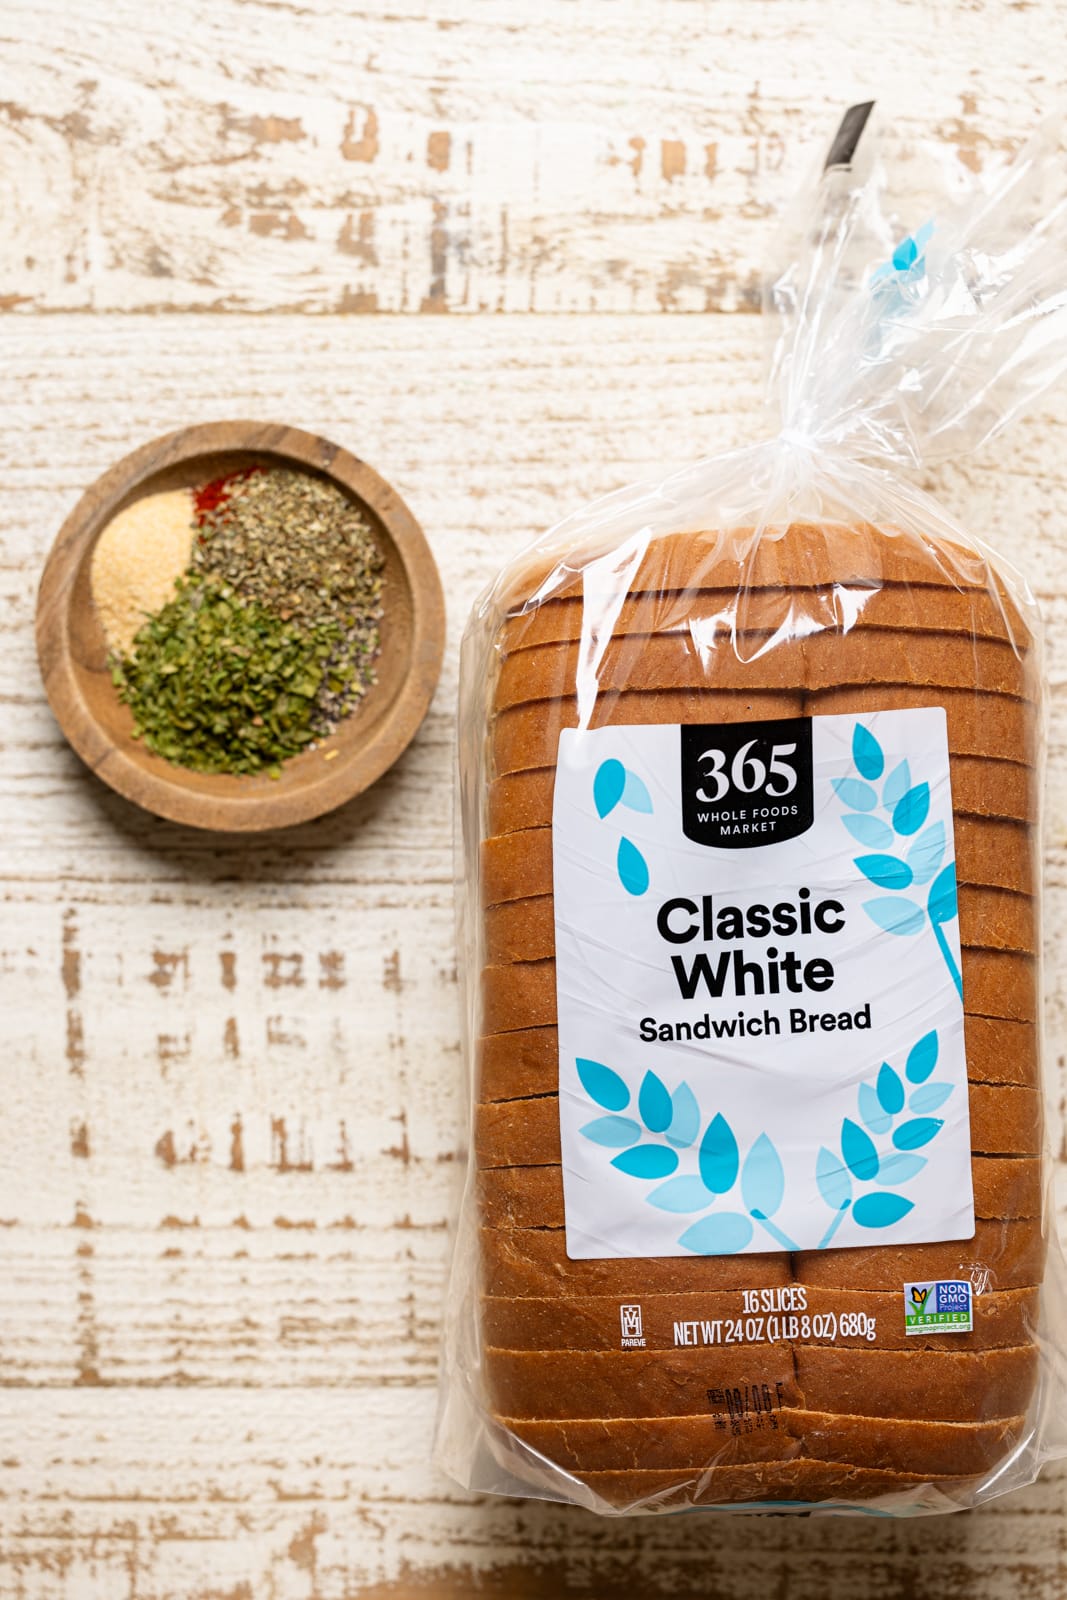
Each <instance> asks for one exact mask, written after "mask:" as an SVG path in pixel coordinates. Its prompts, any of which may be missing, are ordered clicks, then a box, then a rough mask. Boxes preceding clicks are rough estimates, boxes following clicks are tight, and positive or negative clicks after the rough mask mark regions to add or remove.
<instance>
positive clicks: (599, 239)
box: [0, 0, 1067, 313]
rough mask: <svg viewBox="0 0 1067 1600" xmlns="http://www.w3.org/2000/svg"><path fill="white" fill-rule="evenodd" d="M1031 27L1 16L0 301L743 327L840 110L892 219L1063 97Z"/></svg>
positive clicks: (689, 12)
mask: <svg viewBox="0 0 1067 1600" xmlns="http://www.w3.org/2000/svg"><path fill="white" fill-rule="evenodd" d="M1061 20H1062V19H1061V17H1060V13H1059V10H1058V8H1057V6H1056V5H1055V4H1054V3H1053V0H1038V3H1034V0H1029V3H1027V4H1010V5H1008V4H1003V3H1002V0H952V3H946V4H940V5H937V6H930V5H926V4H923V3H922V0H881V3H880V4H879V5H878V6H877V10H876V12H875V10H874V8H872V7H871V6H869V5H868V6H863V5H861V6H853V7H844V8H842V7H840V6H834V5H831V4H830V3H829V0H744V3H740V0H626V3H625V4H610V5H609V4H605V3H604V0H580V3H578V4H575V3H574V0H538V4H537V5H531V4H529V3H528V0H527V3H525V4H524V3H522V0H427V3H425V4H423V5H420V6H418V7H396V6H393V5H390V4H389V3H388V0H354V3H351V4H345V5H336V4H332V3H331V0H226V3H222V4H216V5H212V4H208V3H206V0H171V3H169V4H168V5H166V6H165V7H156V8H150V7H149V6H148V5H147V4H146V0H114V3H112V4H110V5H109V6H108V7H107V10H106V14H105V13H104V12H102V11H101V9H100V6H99V3H98V0H40V3H36V0H6V3H5V5H4V7H3V12H2V15H0V189H2V193H3V205H2V213H3V218H4V226H3V229H2V230H0V308H2V307H8V308H11V309H15V310H22V311H34V310H48V311H56V310H90V309H91V310H97V311H101V310H109V311H134V310H148V309H153V308H156V309H159V308H167V309H178V310H190V309H203V310H228V311H239V310H247V311H274V310H278V309H280V308H289V309H301V310H306V311H312V312H328V311H357V312H365V311H375V310H378V311H404V312H420V311H424V312H430V313H436V312H441V311H468V312H477V311H530V310H534V311H592V310H597V311H622V312H628V311H662V310H666V311H703V310H728V311H735V310H742V311H751V310H754V309H755V308H756V307H757V306H758V303H759V275H760V273H761V271H762V270H763V269H764V267H765V266H766V252H767V247H768V242H769V238H770V233H771V225H772V219H773V215H774V212H775V210H776V208H777V206H778V205H779V203H780V202H781V201H782V200H783V199H784V198H786V196H787V195H788V193H789V192H790V190H791V188H792V186H793V184H794V183H795V181H796V177H797V175H798V174H800V173H802V172H803V171H804V170H805V168H806V166H807V165H808V164H810V162H811V161H813V160H814V159H815V157H816V153H817V152H818V151H820V150H821V149H823V148H824V147H825V143H826V140H827V138H828V136H829V131H830V129H831V127H832V124H833V121H834V119H835V118H836V116H837V115H838V114H839V112H840V109H841V107H842V104H843V103H847V102H848V100H849V99H858V98H862V97H863V96H864V93H865V92H867V91H873V92H875V93H876V94H877V95H878V97H879V99H880V100H881V101H882V103H883V104H884V106H885V108H886V111H887V119H886V121H887V127H888V131H889V139H890V146H891V149H892V150H893V152H894V153H895V157H896V162H895V164H896V167H897V174H898V180H899V187H900V189H901V193H902V198H903V199H904V201H905V202H906V201H907V197H908V194H909V192H913V191H914V190H915V188H917V187H918V178H919V167H918V164H917V162H916V159H915V157H916V152H917V149H918V147H919V146H920V144H921V143H922V141H924V140H927V139H935V140H937V141H939V143H940V146H941V149H942V150H943V152H944V155H945V157H946V159H947V161H948V163H949V165H950V167H952V168H953V169H954V170H955V173H956V175H957V177H958V178H960V179H963V178H966V177H967V176H969V175H970V176H973V174H974V173H976V172H981V171H982V170H985V169H988V168H989V167H990V166H991V165H992V164H994V163H995V162H997V161H998V160H1000V159H1002V158H1003V156H1004V153H1005V150H1006V149H1009V148H1011V147H1012V146H1013V145H1015V144H1017V143H1018V142H1019V140H1020V139H1021V138H1022V137H1024V136H1025V135H1026V134H1027V133H1028V132H1029V130H1030V128H1031V127H1032V125H1033V123H1034V120H1035V115H1036V111H1037V107H1038V105H1039V104H1040V102H1041V101H1045V102H1046V103H1048V102H1050V101H1051V100H1052V99H1053V98H1054V96H1055V94H1056V92H1057V85H1059V84H1061V83H1062V82H1063V79H1064V76H1065V73H1067V40H1065V38H1064V33H1063V29H1062V26H1060V23H1061ZM905 214H907V213H905ZM913 220H914V218H913V217H912V218H911V219H910V221H909V226H910V225H911V222H912V221H913ZM904 231H906V229H905V230H904Z"/></svg>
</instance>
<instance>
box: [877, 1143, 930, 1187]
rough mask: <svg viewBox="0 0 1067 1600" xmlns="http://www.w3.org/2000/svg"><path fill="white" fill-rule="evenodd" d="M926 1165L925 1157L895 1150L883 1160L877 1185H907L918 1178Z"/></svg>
mask: <svg viewBox="0 0 1067 1600" xmlns="http://www.w3.org/2000/svg"><path fill="white" fill-rule="evenodd" d="M925 1165H926V1157H925V1156H909V1155H906V1154H905V1152H904V1151H903V1150H894V1151H892V1152H891V1153H890V1154H889V1155H887V1156H884V1157H883V1158H882V1166H881V1170H880V1172H879V1173H878V1176H877V1178H875V1180H874V1181H875V1183H907V1182H908V1181H909V1179H911V1178H915V1177H918V1175H919V1173H920V1172H921V1171H922V1169H923V1168H924V1167H925Z"/></svg>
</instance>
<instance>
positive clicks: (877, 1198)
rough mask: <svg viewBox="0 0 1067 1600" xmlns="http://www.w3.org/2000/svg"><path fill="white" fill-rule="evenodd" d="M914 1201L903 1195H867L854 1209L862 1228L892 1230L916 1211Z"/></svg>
mask: <svg viewBox="0 0 1067 1600" xmlns="http://www.w3.org/2000/svg"><path fill="white" fill-rule="evenodd" d="M914 1204H915V1203H914V1201H912V1200H905V1198H904V1196H903V1195H902V1194H865V1195H863V1196H862V1197H861V1198H860V1199H859V1200H857V1201H856V1204H855V1205H854V1206H853V1207H852V1215H853V1216H854V1217H855V1219H856V1221H857V1222H858V1223H859V1225H860V1227H861V1228H891V1227H892V1226H893V1224H894V1222H899V1221H900V1219H901V1217H906V1216H907V1214H908V1212H909V1211H912V1210H914Z"/></svg>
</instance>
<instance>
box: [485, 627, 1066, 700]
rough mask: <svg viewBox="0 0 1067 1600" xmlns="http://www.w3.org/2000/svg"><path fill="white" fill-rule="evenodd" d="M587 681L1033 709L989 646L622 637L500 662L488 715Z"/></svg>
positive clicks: (867, 639) (917, 638)
mask: <svg viewBox="0 0 1067 1600" xmlns="http://www.w3.org/2000/svg"><path fill="white" fill-rule="evenodd" d="M579 681H586V682H588V683H589V684H590V685H592V687H593V688H594V689H595V690H596V692H597V693H598V694H599V693H601V692H604V691H607V692H615V693H621V692H622V691H624V690H626V691H633V690H641V691H648V690H661V689H699V688H704V687H707V688H711V689H714V690H717V691H718V692H719V693H729V694H733V693H735V692H736V691H738V690H749V689H764V690H766V689H775V690H782V691H783V692H785V693H788V692H790V691H791V690H795V689H810V690H818V689H830V688H834V687H836V686H837V685H839V684H847V683H855V684H867V683H879V682H883V681H888V682H890V683H910V684H915V685H919V686H922V687H923V688H945V689H966V690H968V691H969V692H971V693H973V694H1005V695H1011V696H1014V697H1016V698H1022V699H1029V700H1034V699H1036V697H1037V695H1038V693H1039V692H1040V678H1039V677H1038V675H1037V672H1036V669H1035V668H1034V667H1033V666H1032V665H1031V664H1030V661H1029V658H1028V657H1025V656H1022V657H1020V656H1019V655H1017V654H1016V652H1015V650H1014V649H1013V648H1012V646H1011V645H1010V644H1002V643H1001V642H1000V641H999V640H997V639H972V638H959V637H956V636H953V635H951V634H939V633H869V632H866V631H864V630H862V629H858V630H856V631H855V632H852V633H845V634H840V633H837V632H822V633H813V634H810V635H808V636H806V637H805V636H800V637H797V638H786V639H778V638H777V637H776V636H775V635H773V634H755V635H752V634H748V633H743V634H737V635H735V636H734V637H730V636H729V635H725V636H721V637H720V638H719V639H718V641H712V640H704V639H698V640H694V639H692V638H691V637H689V636H687V635H685V634H681V633H653V634H639V633H633V634H626V635H623V636H622V637H617V638H611V639H609V640H608V641H607V642H606V644H605V645H604V648H603V650H602V651H600V652H598V654H597V655H596V656H595V657H594V658H593V659H592V660H590V659H589V657H588V656H587V655H586V654H585V653H584V652H583V650H582V647H581V645H580V644H578V643H575V644H558V645H544V646H542V647H541V648H538V649H535V650H521V651H519V652H517V653H515V654H512V655H508V656H505V657H504V659H503V661H502V662H501V664H500V668H499V671H498V673H497V676H496V682H495V684H494V686H493V706H494V709H495V710H496V711H498V712H499V711H505V710H507V709H509V708H510V707H512V706H518V705H528V704H530V702H531V701H538V700H563V699H566V698H567V697H568V696H569V695H572V694H574V693H576V690H577V685H578V683H579Z"/></svg>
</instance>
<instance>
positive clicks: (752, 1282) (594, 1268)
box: [479, 1228, 903, 1303]
mask: <svg viewBox="0 0 1067 1600" xmlns="http://www.w3.org/2000/svg"><path fill="white" fill-rule="evenodd" d="M479 1251H480V1259H481V1273H480V1287H481V1290H482V1292H483V1293H484V1294H488V1295H495V1296H499V1297H501V1298H505V1299H506V1298H512V1299H514V1298H522V1297H525V1296H526V1295H532V1296H534V1297H535V1298H537V1299H543V1298H544V1297H546V1296H551V1297H553V1298H555V1299H564V1298H569V1297H571V1296H574V1295H578V1296H585V1295H617V1296H618V1297H619V1299H620V1300H622V1301H625V1302H627V1303H629V1302H630V1301H632V1300H635V1299H636V1298H638V1295H637V1294H635V1292H634V1291H635V1287H637V1288H638V1290H639V1293H640V1294H679V1293H704V1292H714V1291H715V1290H723V1289H729V1290H732V1291H735V1292H736V1291H738V1290H741V1289H775V1288H778V1287H779V1286H782V1285H785V1284H788V1283H791V1282H792V1271H791V1267H790V1261H789V1256H788V1255H786V1254H785V1252H784V1251H780V1250H779V1251H775V1252H773V1253H768V1254H766V1255H763V1254H760V1255H746V1256H685V1257H683V1256H662V1257H657V1258H655V1259H653V1260H645V1261H640V1262H635V1261H630V1260H615V1259H610V1258H609V1259H605V1260H593V1261H572V1260H571V1258H570V1257H569V1256H568V1254H567V1249H566V1242H565V1240H564V1238H563V1233H562V1231H561V1230H559V1229H544V1230H538V1229H534V1228H531V1229H528V1230H526V1231H524V1232H509V1231H507V1230H505V1229H503V1228H482V1229H481V1230H480V1231H479ZM846 1253H847V1252H846ZM901 1281H903V1280H901ZM898 1286H899V1285H898Z"/></svg>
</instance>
